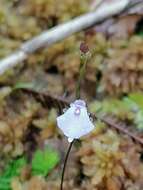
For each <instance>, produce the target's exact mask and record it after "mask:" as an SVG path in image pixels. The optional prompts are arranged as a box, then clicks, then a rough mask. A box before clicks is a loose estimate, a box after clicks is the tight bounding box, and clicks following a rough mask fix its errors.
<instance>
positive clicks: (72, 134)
mask: <svg viewBox="0 0 143 190" xmlns="http://www.w3.org/2000/svg"><path fill="white" fill-rule="evenodd" d="M57 125H58V127H59V128H60V129H61V130H62V131H63V133H64V135H65V136H67V137H68V141H69V142H72V141H73V140H74V139H79V138H80V137H82V136H84V135H86V134H88V133H89V132H91V131H92V130H93V129H94V125H93V123H92V122H91V121H90V118H89V115H88V112H87V108H86V103H85V102H84V101H83V100H76V101H74V102H73V103H71V104H70V108H69V109H67V110H66V111H65V113H64V114H63V115H61V116H59V117H57Z"/></svg>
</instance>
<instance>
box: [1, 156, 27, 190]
mask: <svg viewBox="0 0 143 190" xmlns="http://www.w3.org/2000/svg"><path fill="white" fill-rule="evenodd" d="M26 163H27V161H26V159H25V158H24V157H22V158H19V159H16V160H12V161H11V162H10V163H9V164H8V165H7V167H6V168H5V170H4V172H3V174H2V175H1V176H0V189H2V190H11V180H12V178H13V177H15V176H19V175H20V172H21V169H22V168H23V167H24V166H25V165H26Z"/></svg>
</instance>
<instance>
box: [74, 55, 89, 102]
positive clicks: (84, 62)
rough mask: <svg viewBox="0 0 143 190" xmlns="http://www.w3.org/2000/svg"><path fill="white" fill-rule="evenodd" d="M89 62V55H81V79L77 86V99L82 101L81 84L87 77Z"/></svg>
mask: <svg viewBox="0 0 143 190" xmlns="http://www.w3.org/2000/svg"><path fill="white" fill-rule="evenodd" d="M87 60H88V54H81V58H80V68H79V79H78V82H77V86H76V99H80V89H81V82H82V80H83V78H84V76H85V71H86V65H87Z"/></svg>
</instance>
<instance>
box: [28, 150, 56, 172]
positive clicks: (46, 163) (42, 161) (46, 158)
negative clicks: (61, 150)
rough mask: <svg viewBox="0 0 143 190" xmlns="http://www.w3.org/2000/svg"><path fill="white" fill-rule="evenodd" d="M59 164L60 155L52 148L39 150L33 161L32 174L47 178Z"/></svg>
mask: <svg viewBox="0 0 143 190" xmlns="http://www.w3.org/2000/svg"><path fill="white" fill-rule="evenodd" d="M58 162H59V154H58V153H57V152H56V151H55V150H52V149H51V148H49V147H48V148H46V149H45V150H43V151H42V150H37V151H36V152H35V154H34V156H33V159H32V173H33V174H34V175H42V176H46V175H47V174H48V173H49V172H50V171H51V170H52V169H53V168H54V167H55V166H56V165H57V163H58Z"/></svg>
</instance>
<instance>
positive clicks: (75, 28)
mask: <svg viewBox="0 0 143 190" xmlns="http://www.w3.org/2000/svg"><path fill="white" fill-rule="evenodd" d="M128 4H129V0H120V1H113V3H110V4H109V5H108V4H107V3H103V5H101V6H99V7H98V8H97V10H96V11H94V12H90V13H87V14H85V15H82V16H80V17H77V18H75V19H73V20H71V21H69V22H67V23H64V24H61V25H58V26H56V27H54V28H52V29H50V30H48V31H45V32H43V33H41V34H40V35H38V36H36V37H34V38H33V39H31V40H29V41H27V42H25V43H23V44H22V46H21V47H20V48H19V50H18V51H16V52H15V53H13V54H11V55H10V56H8V57H6V58H4V59H2V60H0V74H3V73H4V72H5V71H6V70H8V69H9V68H12V67H13V66H15V65H17V64H18V63H20V62H22V61H23V60H25V59H27V58H28V56H29V54H31V53H34V52H35V51H37V50H38V49H40V48H43V47H45V46H46V47H48V46H50V45H52V44H54V43H56V42H58V41H61V40H63V39H65V38H67V37H69V36H71V35H72V34H74V33H77V32H80V31H82V30H84V29H86V28H89V27H91V26H92V25H94V24H96V23H98V22H100V21H102V20H104V19H106V18H108V17H111V16H113V15H117V14H119V13H120V12H121V11H123V10H124V9H125V8H126V7H127V6H128Z"/></svg>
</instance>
